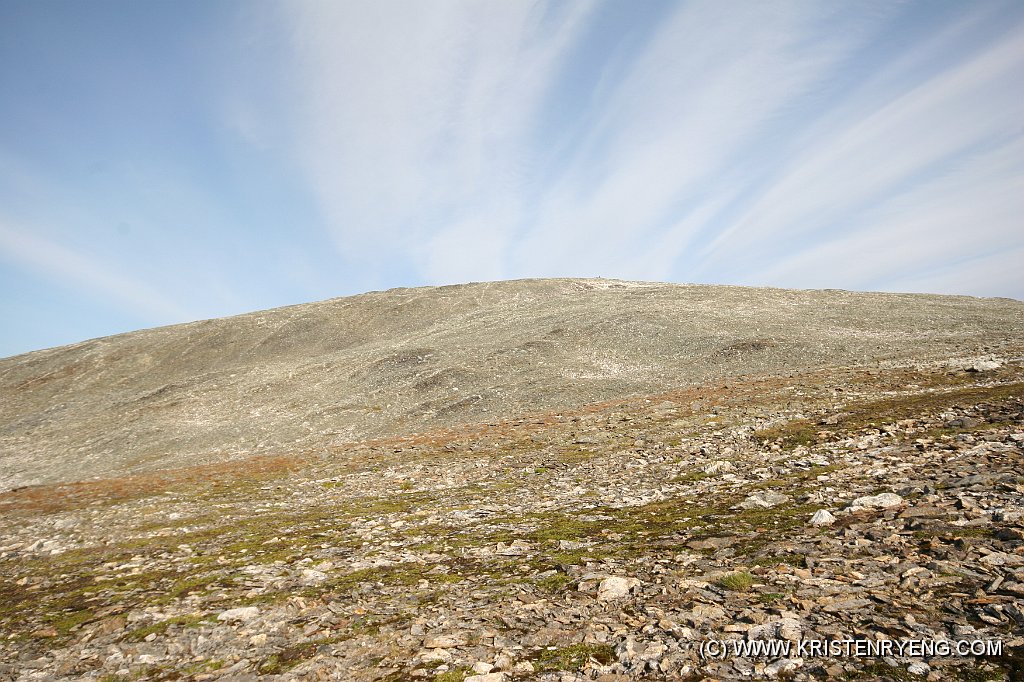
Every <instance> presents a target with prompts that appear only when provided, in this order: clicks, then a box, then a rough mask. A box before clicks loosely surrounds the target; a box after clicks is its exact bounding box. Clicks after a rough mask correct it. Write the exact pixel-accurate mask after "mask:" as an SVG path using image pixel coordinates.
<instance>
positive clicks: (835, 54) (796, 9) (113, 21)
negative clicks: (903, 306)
mask: <svg viewBox="0 0 1024 682" xmlns="http://www.w3.org/2000/svg"><path fill="white" fill-rule="evenodd" d="M57 6H58V9H56V10H54V9H51V8H50V6H49V5H46V6H43V5H40V4H39V3H30V2H24V3H14V4H11V5H10V6H9V7H5V8H3V9H0V13H3V21H0V84H2V87H0V104H2V105H3V111H4V125H3V126H0V203H2V205H3V219H4V220H6V222H5V223H3V224H2V225H0V291H3V292H4V293H6V294H7V295H6V296H3V297H0V308H2V312H3V313H4V315H5V319H7V318H10V319H12V320H13V319H15V318H18V319H23V320H25V321H26V324H13V325H11V329H14V330H21V329H26V328H27V327H28V326H30V325H34V327H33V331H32V332H31V334H29V333H28V332H24V333H22V332H20V331H18V332H17V333H15V332H8V335H7V337H9V339H10V340H8V339H7V338H6V337H5V338H2V339H0V343H3V345H2V346H0V353H4V352H14V351H16V350H25V349H28V348H31V347H38V345H39V344H40V343H47V342H48V341H45V339H51V340H60V341H64V340H67V339H68V338H69V337H70V336H71V332H68V331H66V330H65V329H64V328H63V320H66V319H68V317H69V316H78V318H79V320H80V321H84V322H86V323H88V327H87V328H88V330H89V331H88V333H90V334H99V333H110V332H114V331H123V330H124V329H126V328H130V326H131V325H133V324H140V323H142V322H141V321H142V320H145V321H147V322H148V321H152V322H153V323H164V322H174V321H179V320H181V319H191V318H194V317H197V316H218V315H225V314H231V313H237V312H243V311H246V310H253V309H259V308H266V307H273V306H276V305H283V304H286V303H297V302H301V301H308V300H316V299H321V298H327V297H329V296H334V295H345V294H352V293H358V292H360V291H366V290H368V289H377V288H387V287H392V286H417V285H421V284H437V283H450V282H461V281H467V280H490V279H505V278H518V277H540V276H596V275H600V276H606V277H621V278H628V279H647V280H669V281H677V282H687V281H698V282H709V283H732V284H756V285H773V286H790V287H835V288H850V289H871V290H878V289H882V290H904V289H916V290H923V291H941V292H950V293H966V294H979V295H1009V296H1014V297H1018V298H1024V280H1022V276H1021V274H1020V271H1021V268H1019V267H1018V266H1017V265H1016V261H1015V260H1014V258H1015V257H1016V256H1017V255H1019V254H1020V253H1021V252H1022V249H1024V241H1022V240H1024V237H1022V235H1024V230H1022V229H1021V223H1020V216H1021V215H1024V191H1021V190H1022V180H1021V179H1022V177H1024V127H1022V124H1021V121H1024V99H1022V98H1021V97H1020V96H1019V94H1018V93H1019V92H1020V90H1021V83H1022V82H1024V5H1021V4H1020V3H1019V2H1015V1H1013V0H981V1H980V2H974V3H945V2H932V1H930V0H908V1H907V2H900V3H893V2H889V1H884V2H883V1H880V0H879V1H875V0H865V1H864V2H858V3H821V2H812V1H810V0H800V1H797V0H784V1H781V2H772V3H763V2H755V1H753V0H750V1H746V0H741V1H738V2H731V3H721V2H715V1H711V0H688V1H687V2H676V1H674V0H650V1H647V2H643V3H624V2H591V1H589V0H568V1H547V0H539V1H537V2H515V3H511V2H503V3H493V2H486V1H483V0H444V1H443V2H411V3H410V2H404V1H402V0H381V1H380V2H348V1H345V0H339V1H334V0H331V1H330V2H328V1H327V0H299V1H297V2H277V3H274V2H270V3H242V2H237V3H231V2H227V3H213V4H211V3H185V4H183V5H181V6H179V5H175V6H174V7H173V8H171V7H169V6H164V5H162V4H159V3H157V4H152V3H136V4H130V5H121V4H116V3H115V4H110V5H107V4H104V5H101V6H93V5H90V6H89V7H88V8H86V7H83V6H81V5H80V4H79V3H73V2H63V3H62V2H58V3H57ZM58 19H59V20H58ZM24 283H31V284H32V285H33V286H35V287H36V289H34V290H33V291H34V292H35V293H33V294H26V293H25V290H24V288H19V287H21V285H22V284H24ZM68 293H73V296H72V297H71V298H66V297H64V296H63V295H64V294H68ZM33 297H34V298H33ZM29 298H33V300H31V301H30V300H29ZM72 298H73V300H71V299H72ZM111 302H113V303H114V304H115V305H114V306H113V308H116V309H117V310H119V311H132V313H131V315H128V314H121V315H120V316H118V315H117V314H116V312H115V311H114V309H113V308H112V307H111V306H110V305H109V304H110V303H111ZM90 311H94V314H93V312H90ZM19 316H20V317H19ZM93 318H95V323H93ZM53 328H57V329H59V334H53V333H51V330H52V329H53ZM84 328H85V327H83V329H84ZM83 333H84V332H83ZM18 334H21V336H20V337H19V338H20V339H21V340H20V341H19V340H18V339H17V338H15V337H16V336H18ZM30 337H31V339H30ZM38 339H42V340H41V341H39V340H38Z"/></svg>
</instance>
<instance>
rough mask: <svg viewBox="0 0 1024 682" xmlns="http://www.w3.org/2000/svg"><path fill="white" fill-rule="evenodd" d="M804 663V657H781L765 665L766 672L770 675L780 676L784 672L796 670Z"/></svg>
mask: <svg viewBox="0 0 1024 682" xmlns="http://www.w3.org/2000/svg"><path fill="white" fill-rule="evenodd" d="M803 664H804V659H802V658H780V659H779V660H777V661H775V662H774V663H772V664H771V665H768V666H765V669H764V674H765V675H767V676H768V677H778V676H779V675H781V674H782V673H788V672H792V671H794V670H796V669H797V668H799V667H800V666H802V665H803Z"/></svg>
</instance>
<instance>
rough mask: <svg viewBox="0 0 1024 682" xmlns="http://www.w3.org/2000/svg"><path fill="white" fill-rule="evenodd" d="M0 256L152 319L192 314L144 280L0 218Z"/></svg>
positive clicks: (174, 318)
mask: <svg viewBox="0 0 1024 682" xmlns="http://www.w3.org/2000/svg"><path fill="white" fill-rule="evenodd" d="M0 259H3V260H7V261H8V262H10V263H11V264H13V265H15V266H17V267H19V268H26V269H29V270H33V271H35V272H37V273H39V274H41V275H43V276H45V277H47V278H48V279H51V280H55V281H58V282H61V283H63V285H64V286H65V287H68V288H70V289H84V290H86V291H87V292H88V293H90V294H97V295H100V296H102V297H104V298H105V299H106V300H110V301H113V302H115V304H116V305H119V306H120V307H121V308H122V309H124V310H125V311H127V312H129V313H132V314H135V315H138V316H139V317H141V318H142V319H145V320H148V321H150V322H152V323H160V324H167V323H168V322H171V321H177V322H181V321H185V320H190V319H192V317H191V316H190V315H189V313H188V312H187V311H186V310H184V309H183V308H181V307H180V306H179V305H178V304H177V303H176V302H175V301H174V300H172V299H171V298H170V297H168V296H166V295H165V294H163V293H162V292H160V291H157V290H155V289H153V288H152V287H151V286H149V285H148V284H146V283H144V282H141V281H138V280H136V279H134V278H131V277H127V276H124V275H121V274H119V273H117V272H116V271H115V270H114V269H112V268H109V267H108V266H106V265H105V264H103V263H100V262H98V261H96V260H94V259H91V258H89V257H87V256H85V255H83V254H81V253H79V252H77V251H73V250H71V249H69V248H67V247H65V246H63V245H61V244H59V243H57V242H54V241H51V240H49V239H46V238H44V237H41V236H38V235H35V234H32V233H31V232H30V231H29V230H26V229H23V228H16V227H14V226H13V225H10V224H8V223H6V222H4V221H2V220H0Z"/></svg>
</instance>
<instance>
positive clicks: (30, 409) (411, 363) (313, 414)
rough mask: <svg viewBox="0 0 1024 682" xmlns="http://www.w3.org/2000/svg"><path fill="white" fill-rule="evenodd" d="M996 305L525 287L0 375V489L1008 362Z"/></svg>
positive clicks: (279, 313)
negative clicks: (575, 411)
mask: <svg viewBox="0 0 1024 682" xmlns="http://www.w3.org/2000/svg"><path fill="white" fill-rule="evenodd" d="M1022 336H1024V304H1022V303H1021V302H1019V301H1012V300H1006V299H972V298H967V297H952V296H925V295H897V294H864V293H850V292H843V291H787V290H774V289H750V288H743V287H712V286H682V285H669V284H651V283H637V282H617V281H607V280H525V281H516V282H497V283H489V284H473V285H463V286H452V287H427V288H422V289H399V290H392V291H387V292H381V293H371V294H365V295H362V296H353V297H349V298H340V299H335V300H331V301H325V302H322V303H313V304H308V305H300V306H294V307H290V308H281V309H277V310H270V311H265V312H261V313H254V314H251V315H243V316H240V317H234V318H228V319H221V320H207V321H204V322H197V323H193V324H185V325H178V326H174V327H165V328H160V329H152V330H148V331H143V332H135V333H131V334H124V335H120V336H115V337H110V338H104V339H96V340H93V341H87V342H84V343H80V344H77V345H74V346H67V347H63V348H56V349H52V350H45V351H39V352H35V353H29V354H27V355H22V356H18V357H13V358H6V359H2V360H0V490H6V489H10V488H13V487H17V486H20V485H29V484H39V483H55V482H61V481H72V480H84V479H88V478H91V477H94V476H104V477H110V476H121V475H124V474H126V473H140V472H147V471H154V470H158V469H161V468H166V467H174V466H187V465H195V464H203V463H214V462H223V461H225V460H227V459H231V458H244V457H249V456H251V455H253V454H281V455H286V454H288V453H290V452H292V451H294V450H295V449H310V448H325V447H330V446H332V445H334V444H339V443H343V442H350V441H353V440H357V439H361V438H369V437H382V436H390V435H399V434H408V433H415V432H420V431H424V430H429V429H435V428H439V427H448V426H454V425H458V424H465V423H475V422H479V421H485V420H493V419H501V418H509V417H513V416H516V415H519V414H523V413H525V412H530V411H535V410H543V409H569V408H578V407H580V406H583V405H586V404H589V403H592V402H595V401H601V400H609V399H613V398H618V397H623V396H629V395H642V394H648V393H655V392H662V391H665V390H667V389H669V388H672V387H679V386H686V385H695V384H700V383H703V382H707V381H711V380H715V379H719V378H724V377H732V376H743V375H751V374H766V373H780V372H792V371H803V370H807V369H812V368H818V367H826V366H852V365H866V364H872V363H876V362H883V361H898V362H906V361H915V362H921V361H926V360H935V359H942V358H946V357H949V356H952V355H975V356H979V355H986V354H992V353H995V354H1004V355H1005V354H1006V350H1007V349H1006V344H1008V343H1010V342H1011V341H1012V340H1014V339H1019V338H1021V337H1022Z"/></svg>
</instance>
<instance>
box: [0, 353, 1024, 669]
mask: <svg viewBox="0 0 1024 682" xmlns="http://www.w3.org/2000/svg"><path fill="white" fill-rule="evenodd" d="M996 365H997V363H995V362H989V363H987V364H982V363H980V362H975V361H970V362H967V361H963V360H956V361H951V362H936V363H933V364H931V365H929V366H926V367H920V368H909V367H895V366H891V367H874V366H873V367H871V368H867V369H865V368H853V369H843V370H835V369H821V370H815V371H809V372H793V373H790V374H789V375H787V376H784V377H764V378H755V377H746V378H740V379H730V380H728V381H727V382H721V381H719V382H714V383H706V384H703V385H700V386H694V387H690V388H685V389H680V390H674V391H668V392H660V393H659V394H653V395H648V396H643V397H636V398H632V399H623V400H614V401H610V402H605V403H598V404H592V405H588V406H586V407H585V408H582V409H577V410H559V411H557V412H535V413H534V414H532V415H531V416H526V417H520V418H517V419H512V420H506V421H500V420H493V421H491V422H490V423H480V424H477V425H474V426H470V427H463V428H456V429H447V430H438V431H434V432H429V433H423V434H419V435H417V436H409V437H392V438H387V439H380V440H376V441H369V442H364V443H359V444H347V445H339V446H337V447H318V448H315V449H312V450H309V451H302V452H294V453H292V455H291V456H289V457H263V458H255V459H250V460H247V461H244V462H234V463H232V462H228V463H222V464H218V465H208V466H201V467H191V468H184V469H177V470H172V471H163V472H157V473H152V474H146V475H135V476H128V477H122V478H117V479H105V480H100V481H92V482H85V483H69V484H61V485H49V486H37V487H28V488H24V489H21V490H17V491H12V492H8V493H6V494H2V495H0V575H3V576H4V579H3V581H2V582H0V680H10V681H14V680H18V681H19V682H21V681H24V682H28V681H29V680H35V681H40V682H47V681H51V680H104V681H106V682H113V681H115V680H140V679H142V680H196V681H210V680H223V681H224V682H245V681H252V680H266V681H281V682H283V681H290V680H381V681H387V682H401V681H405V680H427V681H431V680H436V681H438V682H462V681H465V682H512V681H514V680H540V681H546V682H556V681H557V682H583V681H584V680H602V681H604V682H615V681H618V682H622V681H625V680H680V679H683V680H701V679H708V680H713V679H717V680H741V679H775V678H781V679H790V680H824V679H830V680H835V679H840V680H841V679H849V680H852V679H865V680H866V679H872V680H874V679H879V680H900V681H905V680H964V681H968V680H1016V679H1020V671H1021V670H1022V662H1024V614H1022V610H1021V606H1020V605H1021V600H1022V598H1024V534H1022V533H1024V523H1022V515H1024V506H1022V503H1021V500H1022V499H1024V478H1022V474H1021V472H1022V471H1024V449H1022V448H1024V366H1022V364H1021V362H1020V361H1019V360H1012V359H1004V361H1003V362H1002V363H999V366H996ZM968 370H975V371H968ZM826 642H831V643H832V644H830V645H827V646H832V647H835V649H834V650H833V651H832V652H831V653H830V652H829V651H828V650H815V649H813V648H811V649H809V648H808V647H809V646H813V643H819V646H822V647H824V646H826V644H825V643H826ZM887 642H888V644H886V643H887ZM915 642H919V643H935V642H951V643H954V645H957V646H964V647H967V651H966V653H965V652H960V653H954V655H941V653H935V652H930V653H929V652H922V651H915V650H913V649H910V648H908V649H903V650H897V649H896V648H895V647H896V646H897V645H901V646H904V647H912V646H924V644H920V645H915V644H914V643H915ZM957 643H961V644H957ZM740 646H743V647H753V646H757V647H759V649H758V650H757V651H753V650H747V651H743V652H740V651H738V649H737V648H738V647H740ZM801 646H803V647H804V648H803V649H801V648H800V647H801ZM785 647H789V649H788V650H786V649H785ZM844 647H846V648H847V649H844ZM854 647H859V649H858V648H854ZM885 647H888V648H885ZM971 647H980V649H975V650H973V651H974V653H972V650H971ZM719 651H721V652H723V655H722V656H720V657H719V656H714V655H709V654H714V653H716V652H719ZM865 652H866V653H865ZM978 652H981V653H978Z"/></svg>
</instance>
